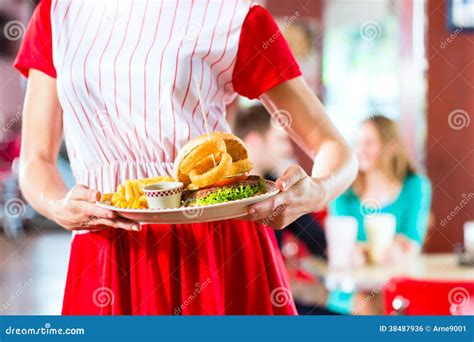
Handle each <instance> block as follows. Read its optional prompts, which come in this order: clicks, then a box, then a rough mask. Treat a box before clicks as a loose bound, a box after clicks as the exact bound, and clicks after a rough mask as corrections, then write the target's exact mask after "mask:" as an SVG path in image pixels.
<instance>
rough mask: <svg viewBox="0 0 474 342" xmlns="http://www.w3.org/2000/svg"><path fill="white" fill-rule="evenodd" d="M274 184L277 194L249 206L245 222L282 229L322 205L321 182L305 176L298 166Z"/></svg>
mask: <svg viewBox="0 0 474 342" xmlns="http://www.w3.org/2000/svg"><path fill="white" fill-rule="evenodd" d="M275 183H276V186H277V188H278V189H279V190H280V192H279V193H278V194H277V195H275V196H273V197H271V198H269V199H267V200H264V201H262V202H258V203H256V204H254V205H252V206H249V207H248V208H247V212H248V215H247V216H246V217H245V219H246V220H251V221H257V222H259V223H262V224H264V225H267V226H270V227H272V228H274V229H283V228H285V227H286V226H287V225H289V224H290V223H292V222H293V221H295V220H296V219H297V218H299V217H301V216H302V215H304V214H307V213H310V212H313V211H316V210H319V209H321V208H322V207H324V206H325V205H326V201H327V199H326V198H327V196H326V191H325V188H324V185H323V183H322V181H320V180H318V179H315V178H312V177H310V176H308V174H307V173H306V172H305V171H304V170H303V169H302V168H301V166H299V165H292V166H290V167H289V168H288V169H287V170H286V171H285V173H284V174H283V175H282V176H281V177H280V178H278V179H277V181H276V182H275Z"/></svg>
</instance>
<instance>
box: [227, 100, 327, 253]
mask: <svg viewBox="0 0 474 342" xmlns="http://www.w3.org/2000/svg"><path fill="white" fill-rule="evenodd" d="M233 131H234V133H235V134H236V135H237V136H239V137H240V138H242V140H243V141H244V142H245V144H246V145H247V147H248V150H249V153H250V160H252V162H253V163H254V167H253V172H254V173H256V174H259V175H261V176H262V177H265V178H267V179H269V180H275V179H276V178H277V177H278V176H279V175H280V174H281V173H283V171H284V170H285V169H286V168H287V167H288V166H290V165H291V164H293V163H294V158H295V153H294V152H295V151H294V149H293V145H292V143H291V140H290V138H289V137H288V135H287V134H286V132H285V131H284V130H283V129H282V128H280V127H278V126H277V125H272V122H271V117H270V115H269V113H268V112H267V111H266V109H265V108H264V107H263V106H262V105H256V106H253V107H250V108H249V109H247V110H244V111H241V112H239V113H238V114H237V115H236V117H235V120H234V127H233ZM287 231H291V232H292V233H293V234H294V235H295V236H296V237H297V238H298V239H299V240H300V241H302V242H303V243H304V245H305V246H306V247H307V248H308V250H309V251H310V252H311V253H312V254H314V255H316V256H323V255H324V252H325V250H326V239H325V237H324V231H323V229H322V226H321V224H320V223H319V222H318V221H317V220H316V219H315V217H314V216H312V215H303V216H302V217H300V218H299V219H297V220H296V221H295V222H293V223H291V224H290V225H288V227H286V229H284V230H276V231H275V234H276V238H277V241H278V245H279V246H280V248H281V247H282V236H283V234H285V232H287Z"/></svg>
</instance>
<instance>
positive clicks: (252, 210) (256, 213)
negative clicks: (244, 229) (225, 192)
mask: <svg viewBox="0 0 474 342" xmlns="http://www.w3.org/2000/svg"><path fill="white" fill-rule="evenodd" d="M289 204H290V196H289V195H288V193H279V194H277V195H275V196H273V197H271V198H269V199H267V200H265V201H261V202H258V203H256V204H254V205H251V206H249V207H248V208H247V213H248V215H249V218H250V220H263V219H265V218H267V217H270V216H276V215H279V214H281V212H283V210H284V209H285V207H286V206H287V205H289ZM277 211H278V212H277Z"/></svg>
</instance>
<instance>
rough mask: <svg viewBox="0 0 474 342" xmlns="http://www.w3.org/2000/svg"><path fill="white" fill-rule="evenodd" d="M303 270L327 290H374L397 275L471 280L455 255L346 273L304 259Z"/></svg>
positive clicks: (473, 272) (470, 270)
mask: <svg viewBox="0 0 474 342" xmlns="http://www.w3.org/2000/svg"><path fill="white" fill-rule="evenodd" d="M301 266H302V267H303V269H304V270H305V271H306V272H308V273H310V274H312V275H313V276H316V277H318V278H321V279H322V280H323V281H325V283H326V285H327V286H328V288H347V289H349V290H352V289H356V290H361V291H373V290H374V289H377V288H382V287H383V286H384V285H385V284H386V283H387V281H389V280H390V279H391V278H393V277H397V276H408V277H412V278H415V279H417V278H418V279H428V280H464V281H465V280H472V281H473V282H474V267H467V266H460V265H458V257H457V255H456V254H444V253H439V254H422V255H420V256H418V257H416V258H415V259H413V260H409V261H406V262H404V263H403V264H397V265H394V266H371V265H367V266H361V267H357V268H356V267H354V268H351V269H348V270H333V269H329V267H328V264H327V261H325V260H323V259H320V258H315V257H305V258H303V259H302V260H301Z"/></svg>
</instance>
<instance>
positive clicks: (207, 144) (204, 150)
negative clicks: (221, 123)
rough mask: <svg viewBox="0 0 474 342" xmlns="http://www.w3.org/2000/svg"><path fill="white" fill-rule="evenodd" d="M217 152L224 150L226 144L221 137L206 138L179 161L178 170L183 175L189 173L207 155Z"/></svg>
mask: <svg viewBox="0 0 474 342" xmlns="http://www.w3.org/2000/svg"><path fill="white" fill-rule="evenodd" d="M218 152H226V145H225V141H224V140H223V139H212V140H206V141H204V142H203V143H202V144H200V145H199V146H197V147H196V148H195V149H193V150H192V151H191V152H190V153H189V154H188V155H187V156H186V157H185V158H184V159H183V161H182V162H181V165H180V166H179V171H180V172H181V173H182V174H184V175H189V173H190V172H191V170H192V169H194V168H195V166H196V165H197V164H198V163H199V162H200V161H202V160H203V159H204V158H206V157H207V156H209V155H212V154H216V153H218Z"/></svg>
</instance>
